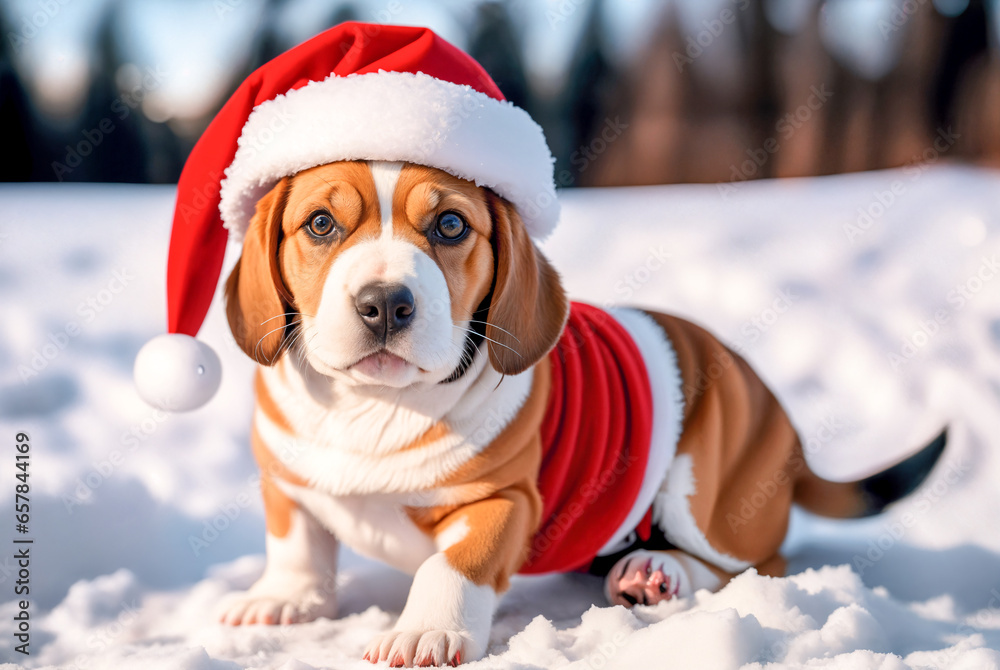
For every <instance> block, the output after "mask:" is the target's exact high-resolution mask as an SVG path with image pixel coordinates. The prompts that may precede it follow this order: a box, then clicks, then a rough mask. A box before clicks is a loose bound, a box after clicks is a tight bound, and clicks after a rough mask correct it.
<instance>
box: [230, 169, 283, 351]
mask: <svg viewBox="0 0 1000 670" xmlns="http://www.w3.org/2000/svg"><path fill="white" fill-rule="evenodd" d="M287 199H288V179H287V178H285V179H282V180H281V181H280V182H278V183H277V185H275V187H274V188H272V189H271V190H270V191H268V193H267V194H266V195H265V196H264V197H262V198H261V199H260V200H258V201H257V211H256V213H255V214H254V216H253V218H252V219H251V220H250V225H249V227H248V228H247V232H246V237H245V238H244V240H243V254H242V255H241V256H240V259H239V260H238V261H237V262H236V266H235V267H234V268H233V271H232V273H231V274H230V275H229V279H228V280H227V281H226V316H227V317H228V318H229V328H230V329H231V330H232V331H233V337H234V338H236V343H237V344H238V345H239V346H240V348H241V349H242V350H243V351H244V352H245V353H246V355H247V356H249V357H250V358H252V359H254V360H255V361H257V362H258V363H260V364H261V365H274V363H275V362H277V354H278V352H279V350H280V348H281V343H282V342H283V341H284V339H285V337H286V336H288V335H289V333H288V332H287V331H288V329H287V328H285V327H284V326H286V325H287V320H288V316H287V314H286V313H287V312H289V311H290V308H289V306H288V304H289V302H290V300H289V298H288V291H287V290H286V289H285V285H284V282H283V281H282V279H281V271H280V268H279V266H278V244H279V242H280V241H281V217H282V215H283V214H284V211H285V202H286V201H287Z"/></svg>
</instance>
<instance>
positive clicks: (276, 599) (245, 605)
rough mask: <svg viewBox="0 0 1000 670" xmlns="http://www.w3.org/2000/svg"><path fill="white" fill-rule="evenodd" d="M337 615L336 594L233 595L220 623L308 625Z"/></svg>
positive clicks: (225, 604)
mask: <svg viewBox="0 0 1000 670" xmlns="http://www.w3.org/2000/svg"><path fill="white" fill-rule="evenodd" d="M336 616H337V602H336V599H335V598H334V597H333V596H332V595H327V594H325V593H322V592H320V591H319V590H316V589H312V590H308V591H305V592H302V593H299V594H295V595H292V594H288V593H285V594H282V595H280V596H278V595H265V594H260V593H254V589H251V590H249V591H247V592H246V593H239V594H233V595H231V596H230V597H229V598H227V599H226V600H225V601H223V603H222V605H221V606H220V607H219V609H218V621H219V623H222V624H225V625H227V626H241V625H249V624H265V625H270V626H275V625H278V624H280V625H283V626H284V625H288V624H293V623H305V622H307V621H313V620H314V619H319V618H321V617H327V618H330V619H332V618H334V617H336Z"/></svg>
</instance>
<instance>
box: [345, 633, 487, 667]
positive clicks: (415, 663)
mask: <svg viewBox="0 0 1000 670" xmlns="http://www.w3.org/2000/svg"><path fill="white" fill-rule="evenodd" d="M472 647H473V643H472V640H470V639H468V638H467V637H466V636H465V635H462V634H461V633H455V632H453V631H447V630H428V631H423V632H419V631H418V632H413V631H390V632H388V633H382V634H381V635H378V636H377V637H376V638H375V639H374V640H372V641H371V644H369V645H368V651H366V652H365V656H364V658H365V660H366V661H371V662H372V663H378V662H379V661H388V662H389V667H392V668H411V667H421V668H426V667H430V666H435V665H451V666H456V665H458V664H459V663H461V662H462V660H463V659H465V660H474V659H473V658H472V656H473V652H472Z"/></svg>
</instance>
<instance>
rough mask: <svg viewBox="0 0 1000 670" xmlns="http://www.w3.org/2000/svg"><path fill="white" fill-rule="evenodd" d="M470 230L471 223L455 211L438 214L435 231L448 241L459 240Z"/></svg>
mask: <svg viewBox="0 0 1000 670" xmlns="http://www.w3.org/2000/svg"><path fill="white" fill-rule="evenodd" d="M467 232H469V224H467V223H466V222H465V219H463V218H462V217H461V216H459V215H458V214H456V213H455V212H444V213H442V214H441V215H440V216H438V220H437V225H436V226H435V227H434V233H435V234H436V235H437V236H438V237H440V238H442V239H444V240H447V241H448V242H458V241H459V240H460V239H462V238H463V237H465V234H466V233H467Z"/></svg>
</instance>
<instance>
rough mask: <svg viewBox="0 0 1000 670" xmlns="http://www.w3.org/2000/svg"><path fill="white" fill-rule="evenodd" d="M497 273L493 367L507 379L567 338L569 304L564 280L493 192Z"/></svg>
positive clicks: (490, 328) (491, 327)
mask: <svg viewBox="0 0 1000 670" xmlns="http://www.w3.org/2000/svg"><path fill="white" fill-rule="evenodd" d="M487 199H488V203H489V207H490V212H491V214H492V216H493V257H494V259H495V264H496V270H495V273H496V274H495V276H494V285H493V298H492V300H491V301H490V307H489V316H488V317H487V319H486V324H487V325H486V337H488V338H489V339H490V340H492V341H490V342H489V352H490V363H491V364H492V365H493V367H494V368H495V369H496V370H497V371H498V372H501V373H503V374H509V375H516V374H519V373H521V372H524V371H525V370H527V369H528V368H529V367H531V366H532V365H534V364H535V363H537V362H538V361H539V360H541V359H542V357H543V356H545V355H546V354H547V353H548V352H549V351H550V350H551V349H552V347H553V346H555V343H556V342H557V341H558V339H559V335H560V334H562V329H563V326H564V325H565V324H566V319H567V317H568V316H569V302H568V301H567V299H566V292H565V291H564V290H563V287H562V283H561V282H560V281H559V274H558V273H557V272H556V271H555V269H554V268H553V267H552V265H551V264H549V261H548V260H547V259H546V258H545V256H543V255H542V253H541V252H540V251H539V250H538V249H537V248H535V244H534V242H532V241H531V238H530V237H529V236H528V230H527V228H525V226H524V223H523V222H522V221H521V217H520V215H519V214H518V213H517V210H516V209H515V208H514V206H513V205H511V204H510V203H508V202H507V201H506V200H504V199H502V198H500V197H499V196H497V195H496V194H495V193H493V192H491V191H487Z"/></svg>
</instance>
